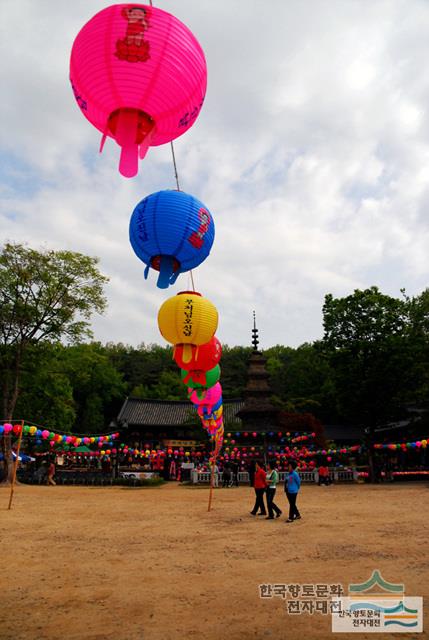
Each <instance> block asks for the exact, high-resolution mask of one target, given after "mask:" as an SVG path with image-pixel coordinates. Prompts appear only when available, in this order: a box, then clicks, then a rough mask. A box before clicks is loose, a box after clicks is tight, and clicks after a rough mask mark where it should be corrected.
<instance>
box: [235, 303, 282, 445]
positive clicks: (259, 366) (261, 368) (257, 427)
mask: <svg viewBox="0 0 429 640" xmlns="http://www.w3.org/2000/svg"><path fill="white" fill-rule="evenodd" d="M258 344H259V340H258V329H257V328H256V315H255V312H253V329H252V345H253V352H252V354H251V356H250V359H249V367H248V379H247V385H246V388H245V390H244V393H243V397H244V406H243V408H242V409H240V411H238V413H237V414H236V415H237V417H238V418H240V420H241V421H242V427H241V428H242V431H245V432H256V433H258V434H263V435H265V434H266V433H267V432H270V431H278V430H279V424H278V416H279V409H277V408H276V407H275V406H274V405H273V404H272V403H271V401H270V397H271V395H272V392H271V389H270V385H269V382H268V379H269V374H268V372H267V369H266V362H267V359H266V358H265V357H264V356H263V355H262V353H261V352H260V351H258Z"/></svg>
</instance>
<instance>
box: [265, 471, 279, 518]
mask: <svg viewBox="0 0 429 640" xmlns="http://www.w3.org/2000/svg"><path fill="white" fill-rule="evenodd" d="M278 481H279V473H278V471H277V469H276V465H275V464H274V463H273V462H269V463H268V473H267V477H266V482H267V507H268V516H267V520H273V518H274V512H275V513H276V518H280V516H281V515H282V512H281V509H279V508H278V506H277V505H276V504H275V503H274V496H275V495H276V488H277V483H278Z"/></svg>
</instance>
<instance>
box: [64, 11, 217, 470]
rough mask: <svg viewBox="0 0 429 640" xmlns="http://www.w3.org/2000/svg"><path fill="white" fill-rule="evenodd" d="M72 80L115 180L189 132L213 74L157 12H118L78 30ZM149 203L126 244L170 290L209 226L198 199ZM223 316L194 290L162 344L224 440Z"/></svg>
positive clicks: (172, 315)
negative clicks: (116, 154) (112, 158)
mask: <svg viewBox="0 0 429 640" xmlns="http://www.w3.org/2000/svg"><path fill="white" fill-rule="evenodd" d="M70 81H71V85H72V89H73V93H74V96H75V99H76V102H77V104H78V106H79V108H80V110H81V112H82V114H83V115H84V116H85V117H86V118H87V119H88V120H89V121H90V122H91V124H93V125H94V126H95V127H96V128H97V129H98V130H99V131H101V132H102V134H103V137H102V142H101V146H100V151H101V150H102V148H103V146H104V143H105V140H106V138H107V137H111V138H113V139H114V140H115V141H116V142H117V144H118V145H119V146H120V147H121V156H120V162H119V171H120V173H121V174H122V175H124V176H126V177H133V176H135V175H136V174H137V171H138V157H140V158H144V156H145V155H146V152H147V150H148V148H149V146H152V145H160V144H164V143H167V142H172V141H173V140H174V139H175V138H177V137H178V136H180V135H182V134H183V133H184V132H185V131H187V129H189V127H191V126H192V125H193V123H194V122H195V119H196V118H197V116H198V114H199V112H200V109H201V106H202V104H203V102H204V97H205V92H206V86H207V68H206V61H205V57H204V52H203V50H202V49H201V46H200V45H199V43H198V41H197V40H196V38H195V37H194V35H193V34H192V33H191V32H190V31H189V29H188V28H187V27H186V26H185V25H184V24H183V23H182V22H180V21H179V20H177V18H175V17H174V16H172V15H171V14H169V13H167V12H165V11H161V10H160V9H155V8H154V7H153V6H152V5H151V6H147V5H140V4H134V5H127V4H121V5H114V6H111V7H108V8H106V9H104V10H102V11H100V12H99V13H97V14H96V15H95V16H94V17H93V18H92V19H91V20H89V22H88V23H87V24H86V25H85V26H84V27H83V28H82V29H81V30H80V32H79V34H78V35H77V37H76V39H75V41H74V43H73V48H72V52H71V59H70ZM172 152H173V163H174V168H175V173H176V181H177V190H162V191H158V192H156V193H153V194H150V195H148V196H146V197H145V198H143V200H141V201H140V202H139V204H138V205H137V206H136V207H135V209H134V211H133V214H132V216H131V220H130V227H129V238H130V243H131V246H132V248H133V250H134V252H135V254H136V255H137V257H138V258H139V259H140V260H141V261H142V262H143V263H144V264H145V265H146V268H145V271H144V277H145V279H146V278H147V277H148V275H149V270H150V269H153V270H155V271H158V272H159V275H158V279H157V286H158V287H159V288H161V289H166V288H168V287H169V286H170V285H172V284H174V283H175V282H176V279H177V277H178V276H179V275H180V274H181V273H184V272H187V271H190V272H191V278H192V286H193V288H194V285H193V277H192V269H195V268H196V267H197V266H198V265H200V264H201V262H203V260H205V258H206V257H207V256H208V255H209V253H210V250H211V247H212V244H213V241H214V234H215V229H214V222H213V217H212V215H211V213H210V212H209V210H208V209H207V207H206V206H205V205H204V204H203V203H202V202H200V200H198V199H197V198H195V197H194V196H192V195H189V194H187V193H184V192H182V191H181V190H180V187H179V181H178V176H177V169H176V164H175V158H174V150H173V147H172ZM217 324H218V313H217V310H216V308H215V307H214V305H213V304H212V303H211V302H210V301H209V300H207V299H206V298H204V297H203V296H201V294H200V293H197V292H196V291H195V290H194V291H186V292H182V293H179V294H178V295H177V296H175V297H173V298H170V299H168V300H166V301H165V302H164V304H163V305H162V306H161V308H160V310H159V313H158V325H159V329H160V331H161V334H162V335H163V337H164V338H165V339H166V340H167V342H170V343H171V344H172V345H173V346H174V359H175V361H176V362H177V364H178V366H179V367H180V368H181V379H182V381H183V383H184V384H186V385H187V389H188V396H189V398H190V400H191V402H193V403H194V404H195V405H196V406H197V411H198V415H199V416H200V418H201V422H202V425H203V427H204V428H205V429H206V430H207V431H208V433H209V435H210V436H211V437H212V439H213V442H214V452H213V457H214V458H216V455H217V454H218V452H219V451H220V448H221V446H222V441H223V434H224V427H223V417H222V416H223V407H222V388H221V386H220V382H219V379H220V374H221V371H220V367H219V364H218V363H219V360H220V357H221V352H222V349H221V345H220V343H219V341H218V340H217V338H215V336H214V334H215V331H216V328H217Z"/></svg>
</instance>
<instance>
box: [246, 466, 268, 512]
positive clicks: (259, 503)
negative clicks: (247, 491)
mask: <svg viewBox="0 0 429 640" xmlns="http://www.w3.org/2000/svg"><path fill="white" fill-rule="evenodd" d="M266 475H267V474H266V473H265V471H264V469H263V468H262V467H261V466H260V465H259V464H258V463H256V465H255V478H254V481H253V487H254V489H255V494H256V500H255V506H254V507H253V509H252V511H251V512H250V513H251V514H252V516H256V515H259V516H266V515H267V512H266V509H265V503H264V493H265V489H266V487H267V482H266ZM258 509H259V513H258Z"/></svg>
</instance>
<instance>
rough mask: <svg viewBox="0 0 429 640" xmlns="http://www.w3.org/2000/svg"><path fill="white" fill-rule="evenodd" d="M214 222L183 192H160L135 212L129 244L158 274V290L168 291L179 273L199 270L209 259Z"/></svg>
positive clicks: (146, 270) (145, 274)
mask: <svg viewBox="0 0 429 640" xmlns="http://www.w3.org/2000/svg"><path fill="white" fill-rule="evenodd" d="M214 233H215V231H214V222H213V218H212V216H211V214H210V213H209V211H208V210H207V209H206V207H205V206H204V205H203V204H202V203H201V202H200V201H199V200H197V198H194V196H191V195H188V194H187V193H184V192H183V191H169V190H165V191H158V192H157V193H152V194H151V195H149V196H147V197H146V198H144V199H143V200H142V201H141V202H139V204H138V205H137V206H136V208H135V209H134V211H133V214H132V216H131V221H130V242H131V246H132V247H133V249H134V252H135V254H136V255H137V257H138V258H140V260H142V261H143V262H144V263H145V264H146V265H147V266H146V269H145V272H144V276H145V278H147V276H148V273H149V268H150V267H152V269H155V270H156V271H159V277H158V282H157V286H158V287H159V288H160V289H166V288H167V287H168V286H169V285H170V284H174V282H175V281H176V278H177V276H178V275H179V274H180V273H183V272H185V271H189V270H190V269H194V268H195V267H198V265H199V264H201V263H202V262H203V261H204V260H205V259H206V258H207V256H208V255H209V253H210V249H211V247H212V244H213V240H214Z"/></svg>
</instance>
